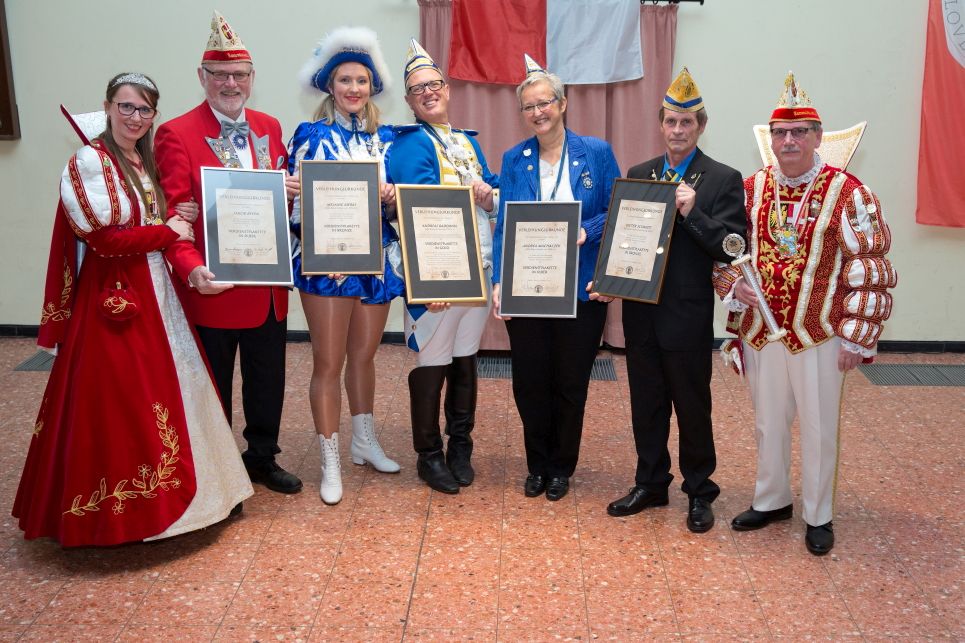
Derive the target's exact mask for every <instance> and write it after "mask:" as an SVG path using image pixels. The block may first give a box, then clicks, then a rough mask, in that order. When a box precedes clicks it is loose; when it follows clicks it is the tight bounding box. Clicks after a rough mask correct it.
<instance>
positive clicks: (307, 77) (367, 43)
mask: <svg viewBox="0 0 965 643" xmlns="http://www.w3.org/2000/svg"><path fill="white" fill-rule="evenodd" d="M349 62H354V63H359V64H362V65H365V67H367V68H368V70H369V71H370V72H371V73H372V95H373V96H375V95H376V94H380V93H382V92H383V91H384V90H386V89H388V88H389V86H390V85H391V83H392V79H391V78H390V77H389V71H388V67H387V66H386V64H385V58H384V57H383V56H382V48H381V47H379V38H378V36H376V35H375V32H374V31H372V30H371V29H369V28H368V27H339V28H338V29H335V30H334V31H332V32H331V33H329V34H326V36H325V37H324V38H322V39H321V40H320V41H319V42H318V46H317V47H315V50H314V51H313V52H312V57H311V58H309V59H308V61H307V62H306V63H305V64H304V66H302V70H301V72H300V73H299V79H300V80H301V82H302V83H303V84H304V85H305V86H306V87H309V88H314V89H317V90H318V91H320V92H323V93H326V94H327V93H328V79H329V76H331V75H332V72H333V71H335V69H336V68H337V67H338V66H339V65H341V64H342V63H349Z"/></svg>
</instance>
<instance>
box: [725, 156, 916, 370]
mask: <svg viewBox="0 0 965 643" xmlns="http://www.w3.org/2000/svg"><path fill="white" fill-rule="evenodd" d="M774 182H775V179H774V173H773V171H772V168H771V167H768V168H765V169H763V170H759V171H758V172H757V173H756V174H755V175H753V176H750V177H748V178H747V179H745V180H744V190H745V192H746V196H747V201H746V203H747V226H748V235H747V236H748V245H749V250H748V251H749V252H750V254H751V256H752V258H753V266H754V268H755V269H756V271H757V274H758V275H759V277H760V280H761V289H762V290H763V291H764V295H765V298H766V299H767V303H768V304H769V305H770V307H771V310H772V311H773V313H774V317H775V318H776V320H777V323H778V324H779V325H780V326H781V327H782V328H784V329H786V330H787V335H786V336H785V337H784V338H783V339H782V340H781V341H782V342H783V343H784V345H785V346H786V347H787V349H788V350H789V351H790V352H792V353H799V352H801V351H803V350H805V349H808V348H811V347H813V346H817V345H818V344H821V343H823V342H825V341H827V340H828V339H830V338H831V337H834V336H835V335H837V336H838V337H840V338H841V339H843V340H845V341H846V342H850V343H852V344H855V345H857V347H860V349H861V352H862V354H865V355H871V354H873V352H872V351H873V350H874V347H875V344H876V343H877V341H878V338H879V337H880V336H881V331H882V328H883V322H884V321H885V320H886V319H888V317H889V316H890V315H891V307H892V297H891V294H890V293H888V292H887V291H888V289H889V288H894V286H895V284H896V283H897V280H898V275H897V273H896V272H895V269H894V268H893V267H892V265H891V262H890V261H889V260H888V259H887V258H886V257H885V254H886V253H887V252H888V249H889V248H890V247H891V231H890V230H889V229H888V224H887V223H886V222H885V219H884V217H883V216H882V213H881V205H880V204H879V203H878V198H877V197H876V196H875V195H874V193H873V192H872V191H871V190H870V189H868V187H867V186H865V185H863V184H862V183H861V182H860V181H859V180H858V179H857V178H855V177H854V176H852V175H850V174H848V173H847V172H844V171H842V170H839V169H837V168H833V167H830V166H827V165H825V166H824V167H823V168H822V170H821V172H820V173H819V174H818V176H817V177H816V179H815V182H814V186H813V189H812V191H811V194H810V197H809V203H808V204H807V205H806V206H805V207H806V213H805V212H802V213H801V215H800V216H801V217H806V220H804V221H803V222H802V223H801V224H800V227H799V228H798V229H799V232H798V243H797V250H796V252H794V253H793V254H787V253H784V252H782V250H781V246H780V244H779V243H778V241H777V239H778V236H777V232H776V231H777V229H778V226H779V218H778V216H777V214H776V212H775V208H774V202H775V199H774ZM806 189H807V186H805V185H802V186H799V187H795V188H790V187H787V186H782V187H781V192H780V201H781V205H782V209H785V208H786V207H787V206H788V204H791V203H800V202H801V199H802V198H804V197H805V191H806ZM789 218H793V216H790V217H788V216H787V213H785V218H784V220H788V219H789ZM739 277H740V271H739V270H737V269H736V268H734V267H733V266H728V265H724V266H722V267H720V268H719V269H718V270H716V271H715V275H714V286H715V288H716V290H717V293H718V294H719V295H720V296H721V297H724V296H725V295H726V294H727V293H728V292H730V290H731V288H732V287H733V284H734V282H735V281H736V280H737V279H738V278H739ZM728 329H731V330H738V329H739V334H740V336H741V337H742V338H743V339H744V341H746V342H747V343H748V344H750V345H751V346H753V347H754V348H755V349H756V350H760V349H761V348H763V347H764V345H765V344H767V339H766V335H767V329H766V327H765V325H764V323H763V319H762V317H761V315H760V313H759V312H758V311H757V309H756V308H754V309H748V310H746V311H744V312H743V313H731V317H730V318H729V320H728Z"/></svg>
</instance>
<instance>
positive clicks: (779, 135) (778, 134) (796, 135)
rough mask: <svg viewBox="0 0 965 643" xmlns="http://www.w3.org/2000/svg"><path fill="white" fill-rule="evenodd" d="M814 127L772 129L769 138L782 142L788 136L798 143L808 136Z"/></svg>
mask: <svg viewBox="0 0 965 643" xmlns="http://www.w3.org/2000/svg"><path fill="white" fill-rule="evenodd" d="M813 129H814V127H791V128H788V129H772V130H771V138H776V139H778V140H783V139H784V138H786V137H787V135H788V134H790V135H791V138H793V139H794V140H795V141H800V140H801V139H802V138H804V137H805V136H807V135H808V132H810V131H811V130H813Z"/></svg>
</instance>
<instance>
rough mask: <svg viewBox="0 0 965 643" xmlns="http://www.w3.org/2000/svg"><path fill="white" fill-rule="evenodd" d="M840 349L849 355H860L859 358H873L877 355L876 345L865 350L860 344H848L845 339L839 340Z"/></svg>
mask: <svg viewBox="0 0 965 643" xmlns="http://www.w3.org/2000/svg"><path fill="white" fill-rule="evenodd" d="M841 348H843V349H844V350H846V351H848V352H849V353H856V354H858V355H861V357H874V356H875V355H877V354H878V345H877V344H875V345H874V346H873V347H871V348H865V347H864V346H861V345H860V344H855V343H854V342H849V341H848V340H846V339H842V340H841Z"/></svg>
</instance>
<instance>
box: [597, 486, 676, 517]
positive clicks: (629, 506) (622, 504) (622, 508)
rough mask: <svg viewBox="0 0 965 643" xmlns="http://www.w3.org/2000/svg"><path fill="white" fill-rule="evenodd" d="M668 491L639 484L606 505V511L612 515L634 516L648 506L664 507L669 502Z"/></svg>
mask: <svg viewBox="0 0 965 643" xmlns="http://www.w3.org/2000/svg"><path fill="white" fill-rule="evenodd" d="M669 502H670V500H669V499H668V498H667V492H666V491H662V492H655V491H647V490H646V489H645V488H643V487H641V486H640V485H637V486H635V487H633V488H632V489H630V493H628V494H627V495H625V496H623V497H622V498H620V499H618V500H614V501H613V502H611V503H610V504H608V505H607V506H606V512H607V513H608V514H610V515H611V516H632V515H633V514H637V513H640V512H641V511H643V510H644V509H646V508H647V507H662V506H664V505H666V504H667V503H669Z"/></svg>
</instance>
